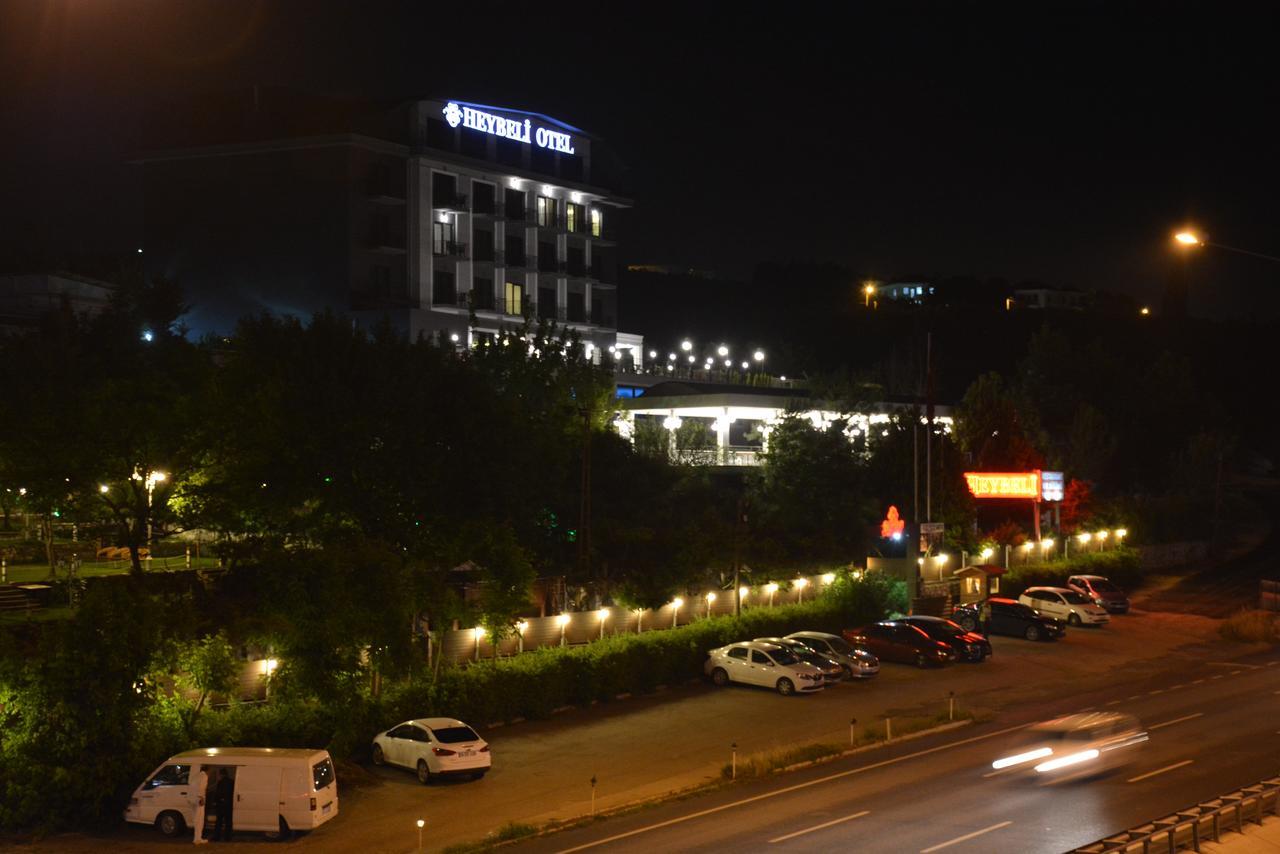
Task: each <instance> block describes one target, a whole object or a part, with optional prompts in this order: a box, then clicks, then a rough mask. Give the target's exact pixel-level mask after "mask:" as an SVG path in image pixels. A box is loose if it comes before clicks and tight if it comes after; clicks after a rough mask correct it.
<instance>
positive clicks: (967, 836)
mask: <svg viewBox="0 0 1280 854" xmlns="http://www.w3.org/2000/svg"><path fill="white" fill-rule="evenodd" d="M1011 824H1013V822H1011V821H1002V822H1000V823H999V824H993V825H991V826H990V827H984V828H982V830H975V831H974V832H973V833H966V834H965V835H964V836H957V837H956V838H955V839H948V840H947V841H946V842H942V843H940V844H938V845H935V846H933V847H932V848H922V849H920V854H929V852H930V851H941V850H942V849H943V848H950V847H951V846H952V845H957V844H959V843H961V842H967V841H968V840H970V839H973V837H975V836H981V835H982V834H984V833H990V832H991V831H993V830H999V829H1000V828H1002V827H1008V826H1009V825H1011Z"/></svg>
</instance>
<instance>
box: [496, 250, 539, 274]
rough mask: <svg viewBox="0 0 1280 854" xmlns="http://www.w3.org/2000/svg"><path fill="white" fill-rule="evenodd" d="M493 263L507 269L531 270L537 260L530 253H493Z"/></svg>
mask: <svg viewBox="0 0 1280 854" xmlns="http://www.w3.org/2000/svg"><path fill="white" fill-rule="evenodd" d="M493 263H494V264H496V265H498V266H499V267H506V268H507V269H509V270H532V269H534V267H536V266H537V261H536V260H535V259H534V257H533V256H532V255H517V254H515V253H511V252H496V253H494V261H493Z"/></svg>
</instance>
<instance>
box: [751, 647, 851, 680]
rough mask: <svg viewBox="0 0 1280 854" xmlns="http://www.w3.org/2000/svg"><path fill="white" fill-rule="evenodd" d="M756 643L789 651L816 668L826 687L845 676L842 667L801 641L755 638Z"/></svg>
mask: <svg viewBox="0 0 1280 854" xmlns="http://www.w3.org/2000/svg"><path fill="white" fill-rule="evenodd" d="M755 642H756V643H771V644H776V645H777V646H780V647H784V648H786V649H789V650H791V652H792V653H793V654H794V655H795V657H796V658H798V659H800V660H801V661H803V662H804V663H805V664H812V665H813V666H814V667H816V668H818V672H820V673H821V674H822V678H823V679H824V680H825V681H826V683H827V684H828V685H834V684H836V683H837V682H839V681H840V680H841V679H843V678H844V676H845V671H844V665H843V664H841V663H840V662H838V661H836V660H835V659H834V658H832V657H831V656H829V655H823V654H822V653H820V652H817V651H816V650H814V649H813V648H811V647H809V646H807V645H806V644H804V643H802V642H801V641H798V640H794V639H792V638H756V640H755Z"/></svg>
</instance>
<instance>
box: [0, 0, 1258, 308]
mask: <svg viewBox="0 0 1280 854" xmlns="http://www.w3.org/2000/svg"><path fill="white" fill-rule="evenodd" d="M312 8H313V7H311V6H304V5H301V4H290V3H278V4H270V5H263V4H239V5H230V6H228V5H227V4H212V3H205V4H199V3H197V4H185V5H183V6H182V7H177V6H174V5H172V4H167V3H161V2H149V0H139V2H126V3H120V4H113V5H111V6H99V5H97V4H92V3H86V2H62V3H45V4H35V3H27V4H18V5H11V6H9V7H7V8H6V10H5V13H4V15H5V17H6V18H7V19H8V20H7V21H6V23H5V26H4V27H3V31H4V35H3V36H0V38H3V39H4V41H5V43H6V45H5V49H4V51H3V53H4V55H5V56H6V64H8V65H9V66H10V67H9V68H8V69H7V71H6V77H7V79H8V80H9V83H10V85H9V98H8V100H9V106H8V109H7V110H6V112H7V116H8V119H9V120H8V122H7V124H8V125H9V126H10V128H11V140H10V141H11V143H12V144H13V146H14V147H13V150H12V152H11V153H10V156H9V157H8V158H6V161H5V163H6V166H5V175H4V183H5V186H6V187H8V188H9V199H10V205H8V206H6V208H7V209H6V212H5V214H4V218H3V229H4V232H5V233H6V235H7V238H6V241H5V242H6V243H7V244H9V246H8V247H7V248H8V250H9V251H10V252H12V251H13V249H14V247H15V244H21V245H22V246H23V247H29V246H30V245H31V244H32V243H33V242H35V243H37V244H38V243H40V242H42V241H43V242H45V243H47V244H49V245H50V246H52V247H54V248H55V249H57V250H59V251H62V252H66V251H68V250H72V249H79V250H82V251H100V252H109V253H127V252H128V251H129V250H130V248H131V247H133V246H134V245H135V244H136V243H137V241H138V235H140V234H141V224H140V223H141V209H140V207H141V206H140V203H139V201H138V197H137V196H138V192H137V186H136V185H137V181H136V175H135V174H134V172H133V170H132V167H130V166H129V165H128V161H129V160H130V158H131V157H133V156H135V155H136V154H137V153H138V152H139V150H141V148H142V147H143V145H144V140H143V137H142V128H143V125H144V116H145V115H146V114H147V113H148V112H153V111H155V110H156V109H157V108H158V106H159V105H161V104H163V103H165V102H167V101H171V100H174V99H181V98H184V97H190V96H192V95H195V94H199V93H210V92H227V91H232V90H235V89H241V88H244V89H248V88H251V87H252V86H254V85H259V86H286V87H294V88H297V89H300V90H303V91H310V92H316V93H318V94H325V95H339V96H349V97H353V98H361V99H370V100H383V101H396V100H403V99H408V98H412V97H417V96H426V95H449V96H450V97H457V98H462V99H468V100H474V101H479V102H483V103H493V104H497V105H502V106H509V107H514V108H521V109H529V110H534V111H538V112H542V113H546V114H548V115H551V116H555V117H557V118H560V119H563V120H565V121H567V122H569V123H571V124H574V125H577V126H579V127H582V128H584V129H586V130H587V131H589V132H592V133H594V134H597V135H599V136H601V137H603V138H604V139H605V140H606V141H607V143H608V144H609V145H611V146H612V147H613V148H614V149H615V150H616V151H617V152H618V153H619V155H620V156H621V158H622V159H623V160H624V161H625V162H626V163H627V164H628V165H629V167H630V170H631V176H630V184H631V185H632V186H631V187H629V188H625V189H626V190H628V191H630V192H631V193H632V194H633V195H634V198H635V201H636V207H635V209H634V211H633V212H632V213H631V214H630V216H629V220H630V221H629V222H628V224H627V228H626V233H625V235H624V238H623V242H622V250H623V261H624V263H646V264H663V265H669V266H673V267H677V268H697V269H706V270H712V271H715V272H716V273H718V274H720V275H721V276H723V277H725V278H729V279H749V278H750V277H751V276H752V275H753V272H754V271H755V269H756V268H757V266H758V265H760V264H763V263H768V262H788V261H804V262H816V263H832V264H838V265H841V266H843V267H845V268H848V269H849V270H851V271H856V272H857V273H859V274H860V275H869V276H873V277H876V278H879V279H882V280H883V279H892V278H897V277H903V276H908V275H911V276H923V277H928V278H933V279H940V278H946V277H952V276H974V277H977V278H979V279H988V278H1003V279H1007V280H1009V281H1011V282H1019V281H1025V280H1034V281H1039V282H1042V283H1044V284H1046V285H1048V286H1051V287H1064V288H1076V289H1080V290H1086V291H1088V290H1102V291H1110V292H1117V293H1122V294H1126V295H1128V296H1131V297H1132V298H1133V299H1134V300H1135V301H1137V302H1138V303H1140V304H1151V305H1152V306H1159V304H1160V301H1161V297H1162V294H1163V290H1164V288H1165V286H1166V283H1167V282H1168V281H1169V280H1170V278H1171V277H1172V276H1174V275H1175V274H1176V270H1177V267H1178V265H1179V264H1180V263H1182V262H1181V261H1180V259H1179V255H1178V253H1177V251H1176V250H1175V248H1174V247H1173V246H1172V244H1171V242H1170V235H1171V233H1172V231H1173V230H1174V229H1176V228H1178V227H1180V226H1182V225H1184V224H1186V223H1192V224H1195V225H1197V226H1199V227H1201V228H1203V229H1205V230H1206V231H1207V232H1209V234H1210V235H1211V237H1212V239H1214V240H1217V241H1220V242H1222V243H1226V244H1230V245H1234V246H1240V247H1244V248H1248V249H1253V250H1256V251H1260V252H1267V253H1274V252H1276V251H1277V248H1278V247H1277V246H1276V245H1275V243H1274V240H1275V238H1274V234H1275V232H1276V229H1275V227H1274V226H1275V215H1274V213H1273V209H1274V207H1273V202H1272V196H1273V192H1272V190H1273V188H1274V187H1275V186H1276V184H1277V182H1276V180H1275V179H1276V177H1277V176H1276V166H1275V162H1274V158H1273V157H1271V156H1270V153H1269V151H1268V148H1269V140H1270V136H1269V126H1268V125H1267V122H1266V118H1265V112H1264V110H1265V108H1264V106H1263V105H1264V104H1265V103H1266V93H1267V92H1268V91H1269V90H1270V89H1271V88H1272V84H1273V83H1274V79H1275V72H1274V70H1273V68H1272V67H1271V66H1270V64H1269V63H1268V61H1267V56H1268V53H1267V51H1265V50H1263V49H1262V47H1263V45H1261V44H1260V42H1259V41H1258V40H1259V39H1260V35H1259V36H1254V33H1259V34H1261V33H1263V32H1264V31H1266V30H1267V29H1268V27H1267V26H1266V23H1267V22H1266V21H1265V20H1257V21H1246V20H1241V19H1233V18H1232V17H1230V16H1226V15H1223V16H1220V17H1219V18H1217V19H1205V18H1204V17H1203V16H1202V15H1192V14H1178V12H1177V10H1176V9H1171V10H1166V14H1163V15H1162V16H1161V17H1160V18H1159V19H1151V18H1147V17H1145V16H1144V14H1143V13H1142V12H1140V11H1135V12H1116V11H1113V10H1110V9H1106V8H1104V7H1096V8H1091V9H1086V10H1085V12H1084V13H1082V14H1078V13H1077V12H1078V8H1079V7H1078V6H1072V7H1070V9H1071V10H1072V11H1070V12H1068V11H1066V9H1067V7H1062V9H1060V10H1057V11H1054V10H1043V9H1040V10H1037V11H1036V12H1035V13H1032V14H1025V15H1009V16H999V17H994V16H989V15H988V16H982V17H979V16H975V15H971V14H969V13H968V12H966V11H956V10H946V9H943V8H942V7H939V10H937V11H936V12H935V13H934V14H931V15H927V16H915V17H912V16H906V15H902V16H893V15H880V13H876V14H875V15H872V14H870V13H865V12H860V13H859V15H858V17H857V18H856V19H854V20H853V21H836V20H825V19H820V18H816V17H815V18H810V19H800V18H799V17H794V18H792V19H791V20H782V21H774V20H771V19H769V18H766V17H764V16H758V15H753V14H751V13H743V12H740V13H739V14H738V16H737V17H735V18H732V19H726V18H725V17H723V16H717V15H715V14H713V13H712V12H709V11H708V12H702V11H698V12H693V13H684V14H683V15H682V19H681V21H680V26H679V28H678V29H676V28H674V27H673V26H672V25H671V21H670V20H669V19H668V18H666V17H660V16H657V15H654V16H651V17H645V18H640V19H637V20H632V21H627V22H624V23H622V24H617V23H610V22H608V21H607V20H606V18H605V17H603V16H600V17H593V16H592V15H589V14H580V15H578V17H576V18H572V19H570V16H569V15H568V14H566V20H565V21H554V20H548V19H546V18H544V17H540V16H537V15H535V14H534V13H532V12H528V11H520V10H512V11H507V12H505V13H504V14H503V15H502V16H501V18H500V20H497V21H495V20H493V19H488V18H484V17H475V18H471V17H469V16H466V15H460V16H457V17H455V18H450V19H448V20H444V19H440V18H439V17H438V16H437V17H436V18H430V19H428V18H415V16H414V15H413V14H404V15H401V14H391V11H392V10H393V9H394V10H396V11H397V12H399V11H402V10H401V9H400V8H399V7H391V6H381V7H378V8H377V9H376V10H373V11H370V10H369V9H367V8H362V9H342V10H339V11H337V12H335V13H332V14H328V15H325V16H316V15H314V14H312V13H311V12H310V10H311V9H312ZM408 8H409V7H405V9H408ZM441 33H444V34H445V35H443V36H441ZM512 33H514V34H517V37H505V38H504V36H503V35H499V34H512ZM478 44H484V45H486V46H487V48H486V49H485V50H483V51H482V50H479V49H478V48H477V45H478ZM575 48H576V52H575V50H574V49H575ZM539 51H541V54H540V53H539ZM566 51H568V53H567V54H566ZM540 55H541V56H543V57H544V58H545V60H546V61H545V62H540V61H538V57H539V56H540ZM1201 253H1202V254H1201V257H1199V258H1197V259H1196V260H1195V261H1194V264H1195V268H1194V269H1193V270H1192V271H1191V296H1190V305H1191V311H1192V313H1193V314H1197V315H1201V316H1209V317H1250V318H1259V317H1275V316H1276V315H1277V313H1280V312H1278V311H1277V309H1280V298H1278V297H1277V294H1278V293H1280V290H1278V289H1277V288H1276V287H1275V285H1276V284H1280V282H1278V281H1277V279H1280V267H1278V266H1277V265H1274V264H1270V263H1268V262H1265V261H1261V260H1257V259H1252V258H1248V257H1244V256H1236V255H1230V254H1228V253H1224V252H1220V251H1211V250H1208V249H1206V250H1201ZM797 286H799V283H798V284H797ZM628 298H629V299H634V298H642V295H630V296H629V297H628ZM622 325H623V327H624V328H626V326H627V322H626V319H625V318H623V319H622Z"/></svg>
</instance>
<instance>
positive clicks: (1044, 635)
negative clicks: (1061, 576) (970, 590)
mask: <svg viewBox="0 0 1280 854" xmlns="http://www.w3.org/2000/svg"><path fill="white" fill-rule="evenodd" d="M986 601H987V602H990V603H991V626H990V627H989V631H990V632H991V633H992V634H996V635H1012V636H1014V637H1020V638H1026V639H1027V640H1030V641H1037V640H1053V639H1054V638H1060V637H1062V636H1063V635H1065V634H1066V633H1067V625H1066V623H1064V622H1062V621H1061V620H1056V619H1054V618H1053V617H1050V616H1047V615H1045V614H1040V613H1038V612H1037V611H1036V610H1035V609H1034V608H1031V607H1029V606H1027V605H1023V604H1022V603H1021V602H1015V601H1013V600H1012V599H1004V598H999V597H995V596H992V597H991V598H990V599H988V600H986ZM981 608H982V602H981V601H979V602H971V603H969V604H968V605H961V606H960V607H959V608H956V610H955V613H953V614H952V615H951V617H952V619H953V620H954V621H955V622H956V623H957V624H959V625H961V626H964V627H965V628H966V629H968V630H969V631H971V632H974V631H977V630H978V613H979V612H980V610H981Z"/></svg>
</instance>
